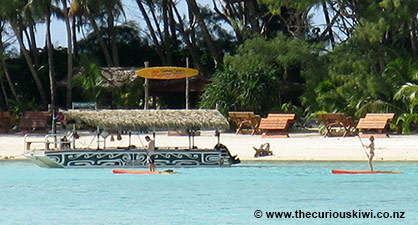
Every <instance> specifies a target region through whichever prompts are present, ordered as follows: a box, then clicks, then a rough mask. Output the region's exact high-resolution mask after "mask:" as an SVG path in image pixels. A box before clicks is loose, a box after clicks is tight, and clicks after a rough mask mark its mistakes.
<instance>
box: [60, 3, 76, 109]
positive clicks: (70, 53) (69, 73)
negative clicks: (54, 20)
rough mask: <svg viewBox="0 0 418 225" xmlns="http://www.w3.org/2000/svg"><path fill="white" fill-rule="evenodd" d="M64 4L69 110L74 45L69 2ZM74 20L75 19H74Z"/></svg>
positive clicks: (69, 104) (67, 103)
mask: <svg viewBox="0 0 418 225" xmlns="http://www.w3.org/2000/svg"><path fill="white" fill-rule="evenodd" d="M62 4H63V7H64V20H65V27H66V28H67V45H68V46H67V93H66V106H67V109H69V108H70V107H71V102H72V85H71V82H72V80H73V45H72V42H73V40H72V32H71V24H70V17H69V15H68V14H69V12H68V7H67V0H62ZM73 19H74V17H73Z"/></svg>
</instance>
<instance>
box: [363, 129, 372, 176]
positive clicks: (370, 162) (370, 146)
mask: <svg viewBox="0 0 418 225" xmlns="http://www.w3.org/2000/svg"><path fill="white" fill-rule="evenodd" d="M369 140H370V144H369V145H364V147H365V148H369V149H370V152H369V166H370V171H373V164H372V161H373V157H374V137H373V136H370V139H369Z"/></svg>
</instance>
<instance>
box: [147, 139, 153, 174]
mask: <svg viewBox="0 0 418 225" xmlns="http://www.w3.org/2000/svg"><path fill="white" fill-rule="evenodd" d="M145 140H146V141H147V145H145V150H147V163H148V166H149V170H150V171H151V172H155V165H154V158H155V155H154V149H155V146H154V141H153V140H152V139H151V138H150V137H149V136H146V137H145Z"/></svg>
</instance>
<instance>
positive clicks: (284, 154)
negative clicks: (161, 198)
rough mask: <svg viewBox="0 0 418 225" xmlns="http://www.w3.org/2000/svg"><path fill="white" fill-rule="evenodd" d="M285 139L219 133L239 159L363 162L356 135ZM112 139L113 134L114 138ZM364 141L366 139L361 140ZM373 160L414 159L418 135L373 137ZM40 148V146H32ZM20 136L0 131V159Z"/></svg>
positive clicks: (198, 141)
mask: <svg viewBox="0 0 418 225" xmlns="http://www.w3.org/2000/svg"><path fill="white" fill-rule="evenodd" d="M289 135H290V137H289V138H261V135H254V136H251V135H241V134H240V135H235V134H233V133H223V134H221V143H222V144H224V145H226V146H227V147H228V149H229V150H230V152H231V154H232V155H238V157H239V158H240V159H241V160H242V161H248V160H257V161H258V160H260V161H365V160H367V158H366V155H365V152H364V150H363V148H362V146H361V144H360V140H359V139H358V137H345V138H342V137H330V138H324V137H323V136H321V135H320V134H319V133H317V132H308V133H290V134H289ZM92 137H93V135H91V134H82V135H81V138H80V140H79V141H78V143H77V146H82V147H87V146H89V145H90V148H95V147H96V146H97V144H96V142H95V141H93V142H91V140H92ZM138 137H139V138H141V140H142V142H144V139H143V138H144V137H145V134H140V135H132V139H131V140H132V144H134V145H136V146H141V145H142V144H141V142H140V141H139V139H138ZM30 138H31V139H36V140H43V138H44V134H34V135H32V136H31V137H30ZM115 138H116V137H115ZM109 139H110V138H107V141H106V146H107V147H111V146H114V147H116V146H128V144H129V141H128V136H127V135H123V137H122V140H121V141H115V142H110V141H109ZM362 140H363V142H364V143H365V144H366V143H368V140H367V139H366V138H363V139H362ZM216 141H217V139H216V137H215V136H214V132H211V131H203V132H202V135H201V136H197V137H196V138H195V146H197V147H199V148H213V146H214V145H215V144H216ZM266 142H268V143H270V150H272V151H273V154H274V155H273V156H267V157H259V158H254V153H255V151H254V150H253V147H259V146H260V145H261V144H263V143H266ZM188 143H189V140H188V137H182V136H167V132H157V134H156V146H188ZM375 145H376V151H375V153H376V155H375V159H374V160H375V161H418V134H414V135H391V136H390V138H377V139H376V140H375ZM36 147H38V148H42V145H40V146H36ZM23 149H24V135H23V134H0V160H5V159H7V160H23V159H25V157H23V155H22V153H23Z"/></svg>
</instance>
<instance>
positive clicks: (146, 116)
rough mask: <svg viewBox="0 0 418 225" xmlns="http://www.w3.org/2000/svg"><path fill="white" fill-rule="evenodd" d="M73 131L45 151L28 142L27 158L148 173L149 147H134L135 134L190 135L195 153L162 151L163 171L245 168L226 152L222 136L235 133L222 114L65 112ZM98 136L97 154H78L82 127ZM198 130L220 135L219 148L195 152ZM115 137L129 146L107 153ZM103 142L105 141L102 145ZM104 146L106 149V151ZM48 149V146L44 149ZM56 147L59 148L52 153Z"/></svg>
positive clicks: (51, 140)
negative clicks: (143, 169)
mask: <svg viewBox="0 0 418 225" xmlns="http://www.w3.org/2000/svg"><path fill="white" fill-rule="evenodd" d="M59 113H60V114H61V117H62V118H65V122H66V123H67V127H71V124H72V125H73V126H72V127H73V130H71V131H69V132H67V133H66V134H47V135H46V136H45V140H44V141H43V143H42V144H44V146H45V147H44V148H43V149H33V148H32V147H31V146H32V143H34V142H33V141H31V140H29V138H26V137H25V147H26V149H25V153H24V155H25V156H26V157H27V158H28V159H29V160H31V161H33V162H35V163H36V164H37V165H39V166H42V167H56V168H87V167H88V168H98V167H111V168H129V167H146V166H147V164H146V158H147V153H146V150H145V149H144V147H143V146H141V147H136V146H134V145H131V139H130V137H131V132H137V131H152V133H153V136H154V139H155V132H156V131H161V130H170V129H177V130H185V131H187V133H189V134H190V135H189V147H183V148H180V147H170V148H158V147H156V151H155V165H156V166H157V167H199V166H215V167H219V166H231V165H233V164H236V163H239V162H240V161H239V159H237V158H236V156H232V155H231V154H230V152H229V150H228V149H227V147H226V146H224V145H222V144H221V143H220V138H219V131H221V130H226V129H228V128H229V124H228V121H227V120H226V119H225V117H223V116H222V114H221V113H219V112H218V111H217V110H61V111H60V112H59ZM76 124H77V126H80V125H82V126H83V127H90V128H94V129H95V130H96V135H95V137H96V141H97V148H96V149H87V148H77V147H76V146H79V145H78V144H77V136H78V134H77V130H76V129H75V128H76V127H77V126H76ZM196 130H214V131H215V135H217V137H218V138H217V140H218V143H217V144H216V145H215V147H214V148H211V149H199V148H197V147H196V146H194V136H193V134H194V132H195V131H196ZM110 133H117V134H121V133H128V134H129V146H127V147H116V148H106V147H105V143H106V138H107V137H108V136H109V134H110ZM100 137H101V138H102V141H101V142H100ZM100 143H102V145H103V147H100ZM42 146H43V145H42ZM51 146H54V147H51Z"/></svg>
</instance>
